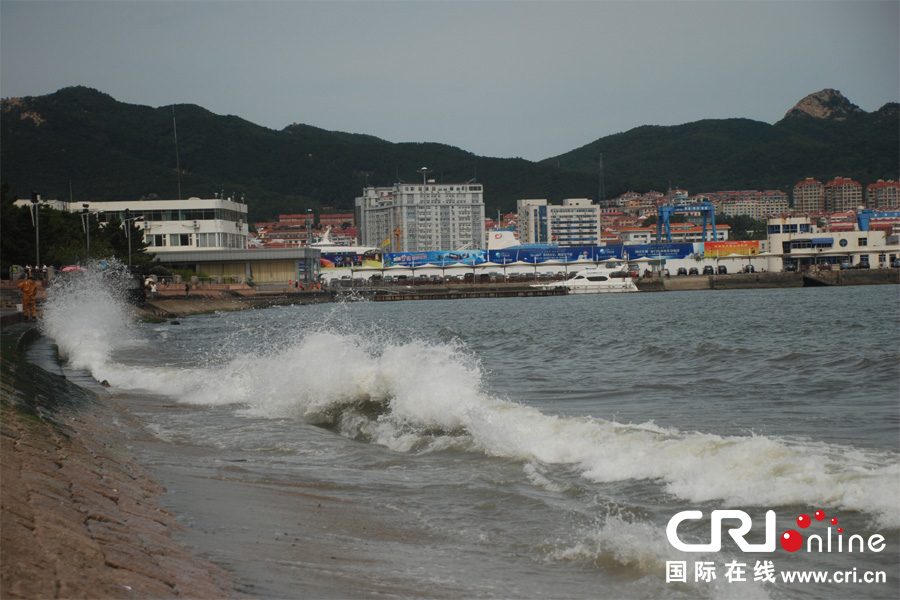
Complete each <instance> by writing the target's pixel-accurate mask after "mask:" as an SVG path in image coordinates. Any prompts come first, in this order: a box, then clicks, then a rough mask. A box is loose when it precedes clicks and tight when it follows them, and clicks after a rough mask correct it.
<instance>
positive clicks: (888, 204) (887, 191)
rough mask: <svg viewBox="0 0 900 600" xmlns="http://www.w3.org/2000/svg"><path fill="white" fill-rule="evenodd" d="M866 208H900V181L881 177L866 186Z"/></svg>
mask: <svg viewBox="0 0 900 600" xmlns="http://www.w3.org/2000/svg"><path fill="white" fill-rule="evenodd" d="M866 208H874V209H879V210H884V209H895V210H896V209H898V208H900V181H893V180H891V179H889V180H888V181H884V180H883V179H879V180H878V181H877V182H876V183H870V184H869V185H867V186H866Z"/></svg>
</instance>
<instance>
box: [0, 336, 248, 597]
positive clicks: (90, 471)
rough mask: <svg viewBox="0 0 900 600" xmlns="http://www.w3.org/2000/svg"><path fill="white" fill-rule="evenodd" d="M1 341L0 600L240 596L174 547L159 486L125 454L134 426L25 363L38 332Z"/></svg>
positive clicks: (113, 407)
mask: <svg viewBox="0 0 900 600" xmlns="http://www.w3.org/2000/svg"><path fill="white" fill-rule="evenodd" d="M2 337H3V339H2V346H3V372H2V384H3V392H4V394H3V401H2V428H0V431H2V436H0V465H2V480H3V485H2V488H0V498H2V510H0V523H2V527H0V565H2V566H0V596H2V597H3V598H52V597H56V598H75V597H81V598H151V597H152V598H222V597H240V596H241V594H240V592H239V591H238V590H237V589H236V588H235V582H234V578H233V577H232V575H231V574H229V573H228V572H227V571H225V570H223V569H222V568H221V567H218V566H216V565H215V564H213V563H211V562H210V561H208V560H206V559H204V558H202V557H200V556H198V555H196V554H194V553H193V552H192V551H191V550H190V549H188V548H187V547H185V546H184V545H182V544H180V543H179V542H177V541H175V538H174V535H173V534H175V533H176V532H178V531H179V530H180V529H181V526H180V525H179V524H178V522H177V519H176V516H175V515H174V514H173V513H172V512H170V511H169V510H167V509H166V508H164V507H163V505H162V504H161V503H160V501H159V500H160V497H161V495H162V494H163V493H164V492H165V490H164V489H163V488H162V486H160V484H159V483H158V482H157V480H156V479H155V478H154V477H153V476H152V475H151V474H150V472H149V471H148V470H147V469H145V468H144V467H143V466H141V465H140V464H139V463H138V461H137V459H136V458H135V457H134V456H133V455H132V454H131V452H130V451H129V449H128V432H129V431H134V430H136V429H139V428H140V424H139V423H137V422H136V421H135V419H134V418H133V417H132V416H131V415H130V414H129V413H128V411H127V410H125V409H124V408H123V407H122V406H121V405H119V403H118V402H116V401H115V400H114V399H113V398H112V397H101V396H99V395H98V394H97V393H95V392H93V391H91V390H87V389H85V388H83V387H80V386H77V385H75V384H73V383H71V382H70V381H68V380H67V379H66V377H65V376H64V375H63V374H62V372H61V371H60V372H58V373H57V372H49V371H47V370H45V369H43V368H42V367H41V366H38V365H36V364H34V363H33V362H29V363H27V364H26V363H25V361H26V360H27V359H26V358H25V356H24V353H25V349H26V347H27V346H28V345H29V344H30V343H32V342H33V341H34V340H36V339H37V338H38V337H39V334H38V332H37V330H36V329H34V328H19V327H16V328H14V330H12V329H11V330H9V331H4V332H3V336H2ZM53 358H54V359H55V356H54V357H53Z"/></svg>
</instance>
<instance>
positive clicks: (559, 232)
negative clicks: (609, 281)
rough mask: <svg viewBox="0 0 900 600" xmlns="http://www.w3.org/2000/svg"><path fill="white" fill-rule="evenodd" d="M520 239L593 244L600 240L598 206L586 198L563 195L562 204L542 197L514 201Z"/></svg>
mask: <svg viewBox="0 0 900 600" xmlns="http://www.w3.org/2000/svg"><path fill="white" fill-rule="evenodd" d="M517 207H518V213H519V240H520V241H521V242H522V243H528V244H551V243H553V244H558V245H560V246H594V245H596V244H599V243H600V207H599V206H598V205H596V204H593V203H591V201H590V199H588V198H565V199H564V200H563V201H562V205H561V206H560V205H552V204H548V203H547V200H545V199H525V200H519V201H518V202H517Z"/></svg>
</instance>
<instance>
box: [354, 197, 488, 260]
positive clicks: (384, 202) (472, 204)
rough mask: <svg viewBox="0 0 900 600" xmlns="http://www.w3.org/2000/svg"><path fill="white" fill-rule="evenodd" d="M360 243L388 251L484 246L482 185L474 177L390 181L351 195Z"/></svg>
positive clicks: (433, 250) (432, 250)
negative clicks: (464, 180) (453, 180)
mask: <svg viewBox="0 0 900 600" xmlns="http://www.w3.org/2000/svg"><path fill="white" fill-rule="evenodd" d="M356 224H357V227H358V236H359V243H360V244H361V245H363V246H383V247H384V249H385V251H390V252H440V251H447V250H457V249H462V248H465V249H471V250H478V249H483V248H484V247H485V235H484V189H483V186H482V185H481V184H479V183H440V184H438V183H434V181H427V182H423V183H421V184H409V183H395V184H394V185H393V186H391V187H367V188H365V189H364V190H363V195H362V196H360V197H358V198H356Z"/></svg>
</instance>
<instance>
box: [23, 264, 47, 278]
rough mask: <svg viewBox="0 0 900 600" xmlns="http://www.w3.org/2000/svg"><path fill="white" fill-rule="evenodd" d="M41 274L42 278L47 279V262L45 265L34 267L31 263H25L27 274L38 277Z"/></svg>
mask: <svg viewBox="0 0 900 600" xmlns="http://www.w3.org/2000/svg"><path fill="white" fill-rule="evenodd" d="M38 275H40V277H41V279H47V265H46V264H45V265H44V266H43V267H32V266H31V265H25V276H26V277H32V278H36V277H37V276H38Z"/></svg>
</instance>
